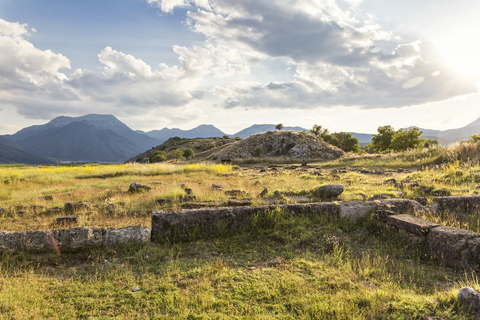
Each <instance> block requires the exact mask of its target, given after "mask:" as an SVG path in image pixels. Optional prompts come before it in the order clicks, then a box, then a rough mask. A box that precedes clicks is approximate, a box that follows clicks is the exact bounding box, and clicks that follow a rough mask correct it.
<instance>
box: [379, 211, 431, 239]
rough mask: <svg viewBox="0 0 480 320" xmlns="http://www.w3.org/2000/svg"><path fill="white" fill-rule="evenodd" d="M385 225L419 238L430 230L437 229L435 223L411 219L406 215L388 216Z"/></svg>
mask: <svg viewBox="0 0 480 320" xmlns="http://www.w3.org/2000/svg"><path fill="white" fill-rule="evenodd" d="M387 224H388V225H389V226H394V227H396V228H398V229H403V230H407V231H409V232H411V233H414V234H418V235H421V236H422V235H426V234H427V233H428V232H429V231H430V229H433V228H436V227H438V224H436V223H432V222H430V221H427V220H422V219H419V218H416V217H412V216H411V215H408V214H399V215H390V216H389V217H388V218H387Z"/></svg>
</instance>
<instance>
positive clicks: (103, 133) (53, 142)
mask: <svg viewBox="0 0 480 320" xmlns="http://www.w3.org/2000/svg"><path fill="white" fill-rule="evenodd" d="M17 144H18V145H19V146H20V147H21V148H22V149H23V150H29V151H31V152H32V153H34V154H36V155H40V156H43V157H50V158H54V159H58V160H60V161H82V162H123V161H125V160H126V159H128V158H130V157H131V156H132V155H134V154H136V153H138V150H139V149H138V147H137V146H136V145H135V144H134V143H133V142H132V141H130V140H128V139H127V138H125V137H123V136H121V135H119V134H117V133H115V132H113V131H112V130H109V129H97V128H96V127H94V126H92V125H90V124H88V123H87V122H85V121H76V122H71V123H69V124H67V125H66V126H62V127H52V128H50V129H47V130H43V131H40V132H38V133H36V134H34V135H31V136H29V137H27V138H25V139H23V140H20V141H17Z"/></svg>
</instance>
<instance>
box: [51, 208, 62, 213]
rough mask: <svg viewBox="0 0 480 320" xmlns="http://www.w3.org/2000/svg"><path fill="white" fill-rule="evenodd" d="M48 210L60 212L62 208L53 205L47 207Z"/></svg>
mask: <svg viewBox="0 0 480 320" xmlns="http://www.w3.org/2000/svg"><path fill="white" fill-rule="evenodd" d="M49 211H50V212H53V213H55V212H62V211H63V208H62V207H53V208H50V209H49Z"/></svg>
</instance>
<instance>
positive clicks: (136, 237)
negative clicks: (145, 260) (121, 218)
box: [104, 226, 151, 246]
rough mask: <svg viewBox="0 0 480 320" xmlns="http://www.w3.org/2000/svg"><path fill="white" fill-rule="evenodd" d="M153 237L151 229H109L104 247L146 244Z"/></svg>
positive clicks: (137, 227)
mask: <svg viewBox="0 0 480 320" xmlns="http://www.w3.org/2000/svg"><path fill="white" fill-rule="evenodd" d="M150 237H151V234H150V228H147V227H142V226H131V227H126V228H121V229H107V230H106V232H105V240H104V245H106V246H115V245H116V244H118V243H125V244H128V243H145V242H148V241H149V239H150Z"/></svg>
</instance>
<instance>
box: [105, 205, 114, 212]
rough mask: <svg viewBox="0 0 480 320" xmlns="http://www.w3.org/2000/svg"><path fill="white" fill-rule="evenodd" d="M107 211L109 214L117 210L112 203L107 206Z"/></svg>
mask: <svg viewBox="0 0 480 320" xmlns="http://www.w3.org/2000/svg"><path fill="white" fill-rule="evenodd" d="M107 210H108V211H109V212H112V211H114V210H115V205H114V204H113V203H110V204H109V205H107Z"/></svg>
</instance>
